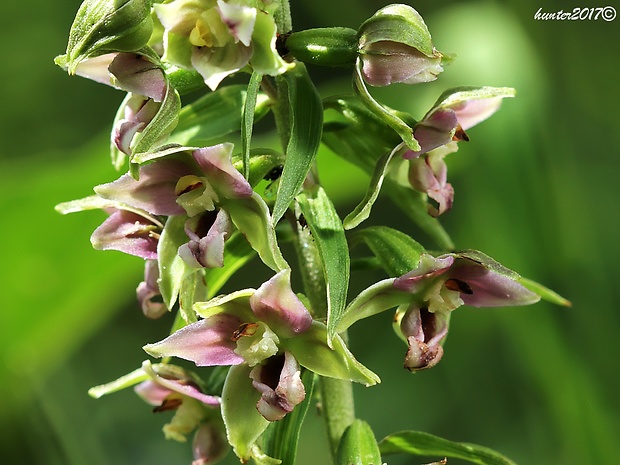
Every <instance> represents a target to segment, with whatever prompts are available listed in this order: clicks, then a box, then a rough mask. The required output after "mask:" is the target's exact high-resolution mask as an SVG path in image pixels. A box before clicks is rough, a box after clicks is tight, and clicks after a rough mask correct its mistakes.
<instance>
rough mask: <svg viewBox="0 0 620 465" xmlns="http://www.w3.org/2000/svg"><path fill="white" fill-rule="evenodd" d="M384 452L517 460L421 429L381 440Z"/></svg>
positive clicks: (492, 464) (488, 461)
mask: <svg viewBox="0 0 620 465" xmlns="http://www.w3.org/2000/svg"><path fill="white" fill-rule="evenodd" d="M379 450H380V451H381V453H382V454H384V455H388V454H398V453H407V454H411V455H426V456H428V455H435V456H439V457H448V458H455V459H462V460H465V461H467V462H471V463H477V464H479V465H516V464H515V462H513V461H512V460H510V459H508V458H507V457H505V456H503V455H502V454H500V453H499V452H495V451H494V450H492V449H489V448H487V447H483V446H478V445H476V444H469V443H465V442H453V441H448V440H447V439H443V438H440V437H437V436H433V435H432V434H428V433H423V432H420V431H402V432H399V433H395V434H391V435H389V436H387V437H385V438H384V439H383V440H381V441H380V442H379Z"/></svg>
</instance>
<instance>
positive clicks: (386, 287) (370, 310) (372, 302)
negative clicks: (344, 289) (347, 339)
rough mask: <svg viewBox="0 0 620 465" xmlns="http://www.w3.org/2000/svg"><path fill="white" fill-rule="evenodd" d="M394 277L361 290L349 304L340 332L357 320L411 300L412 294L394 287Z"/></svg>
mask: <svg viewBox="0 0 620 465" xmlns="http://www.w3.org/2000/svg"><path fill="white" fill-rule="evenodd" d="M394 279H395V278H389V279H384V280H382V281H379V282H378V283H375V284H373V285H372V286H370V287H368V288H366V289H364V290H363V291H362V292H360V293H359V294H358V296H357V297H356V298H355V299H353V301H351V303H350V304H349V305H347V308H346V309H345V311H344V314H343V315H342V319H341V320H340V324H339V325H338V329H337V330H338V332H343V331H346V330H347V329H348V328H349V327H350V326H351V325H352V324H353V323H355V322H356V321H359V320H361V319H364V318H368V317H369V316H373V315H376V314H378V313H381V312H384V311H386V310H389V309H391V308H396V307H398V306H399V305H402V304H406V303H408V302H411V299H412V297H411V294H409V293H407V292H401V291H399V290H397V289H395V288H394Z"/></svg>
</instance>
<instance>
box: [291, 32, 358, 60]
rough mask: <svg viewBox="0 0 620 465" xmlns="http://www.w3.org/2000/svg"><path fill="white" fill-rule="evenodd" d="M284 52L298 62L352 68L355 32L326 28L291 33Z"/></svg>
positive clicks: (355, 42)
mask: <svg viewBox="0 0 620 465" xmlns="http://www.w3.org/2000/svg"><path fill="white" fill-rule="evenodd" d="M284 48H285V50H284V52H285V53H290V54H291V55H292V56H294V57H295V58H296V59H298V60H299V61H303V62H304V63H310V64H315V65H321V66H353V65H354V64H355V60H357V32H356V31H355V30H353V29H348V28H345V27H327V28H318V29H308V30H305V31H299V32H293V33H292V34H291V35H290V36H289V37H288V38H287V39H286V42H285V45H284Z"/></svg>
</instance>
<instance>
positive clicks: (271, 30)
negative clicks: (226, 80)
mask: <svg viewBox="0 0 620 465" xmlns="http://www.w3.org/2000/svg"><path fill="white" fill-rule="evenodd" d="M263 5H264V4H263ZM263 8H264V6H263ZM261 9H262V8H258V11H257V12H256V22H255V23H254V30H253V32H252V58H250V65H251V66H252V69H253V70H254V71H255V72H257V73H260V74H267V75H269V76H277V75H279V74H282V73H284V72H286V71H287V70H289V69H291V68H293V66H294V65H293V64H291V63H287V62H286V61H284V60H283V59H282V57H280V54H279V53H278V51H277V50H276V29H277V28H276V23H275V21H274V19H273V16H271V15H269V14H266V13H265V12H264V11H261Z"/></svg>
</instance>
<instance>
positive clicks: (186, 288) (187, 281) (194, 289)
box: [179, 267, 207, 324]
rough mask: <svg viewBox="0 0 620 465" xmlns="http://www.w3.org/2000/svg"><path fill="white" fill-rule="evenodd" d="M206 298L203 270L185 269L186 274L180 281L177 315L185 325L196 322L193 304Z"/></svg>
mask: <svg viewBox="0 0 620 465" xmlns="http://www.w3.org/2000/svg"><path fill="white" fill-rule="evenodd" d="M206 298H207V283H206V280H205V269H204V268H200V269H197V270H192V269H190V268H189V267H186V273H185V276H184V278H183V280H182V281H181V287H180V289H179V314H180V315H181V318H183V321H184V322H185V323H186V324H190V323H194V322H195V321H197V320H198V318H197V316H196V312H194V309H193V305H194V302H200V301H203V300H205V299H206Z"/></svg>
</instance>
